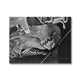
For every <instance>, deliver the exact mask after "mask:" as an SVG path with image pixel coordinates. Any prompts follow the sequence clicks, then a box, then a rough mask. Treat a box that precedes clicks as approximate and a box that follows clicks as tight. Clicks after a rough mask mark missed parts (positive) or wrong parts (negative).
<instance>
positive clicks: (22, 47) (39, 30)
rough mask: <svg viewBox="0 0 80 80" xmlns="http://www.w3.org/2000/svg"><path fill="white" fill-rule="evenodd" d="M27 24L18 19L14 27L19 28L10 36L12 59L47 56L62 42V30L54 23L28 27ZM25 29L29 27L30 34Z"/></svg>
mask: <svg viewBox="0 0 80 80" xmlns="http://www.w3.org/2000/svg"><path fill="white" fill-rule="evenodd" d="M14 21H16V20H14ZM18 22H19V23H18ZM14 23H16V22H14ZM26 23H27V22H25V20H21V19H19V21H18V19H17V24H16V25H14V27H16V26H17V28H16V30H15V32H13V33H11V34H10V57H11V58H14V57H23V56H29V55H46V54H48V53H49V52H50V51H51V50H52V49H53V48H54V47H55V45H56V44H57V43H58V41H59V40H60V29H59V27H58V26H56V25H54V24H52V23H49V24H43V25H36V26H27V24H26ZM11 24H12V23H11ZM25 27H26V28H27V27H28V29H29V31H30V32H29V33H28V32H27V31H28V29H26V28H25Z"/></svg>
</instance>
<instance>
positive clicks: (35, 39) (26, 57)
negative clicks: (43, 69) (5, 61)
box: [9, 16, 72, 64]
mask: <svg viewBox="0 0 80 80" xmlns="http://www.w3.org/2000/svg"><path fill="white" fill-rule="evenodd" d="M71 22H72V20H71V17H52V16H51V17H49V16H46V17H34V16H33V17H9V62H10V63H11V64H17V63H20V64H22V63H25V64H26V63H34V64H36V63H38V64H58V63H62V64H66V63H67V64H71Z"/></svg>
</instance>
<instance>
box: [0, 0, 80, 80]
mask: <svg viewBox="0 0 80 80" xmlns="http://www.w3.org/2000/svg"><path fill="white" fill-rule="evenodd" d="M79 10H80V2H79V0H55V1H54V0H13V1H12V0H1V1H0V28H1V29H0V42H1V44H0V80H60V79H61V80H80V45H79V43H80V37H79V36H80V24H79V23H80V12H79ZM10 16H14V17H15V16H24V17H25V16H71V17H72V64H68V65H67V64H58V65H55V64H54V65H41V64H40V65H33V64H32V65H29V64H26V65H18V64H16V65H11V64H9V17H10Z"/></svg>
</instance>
